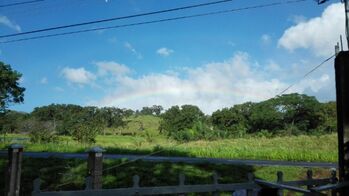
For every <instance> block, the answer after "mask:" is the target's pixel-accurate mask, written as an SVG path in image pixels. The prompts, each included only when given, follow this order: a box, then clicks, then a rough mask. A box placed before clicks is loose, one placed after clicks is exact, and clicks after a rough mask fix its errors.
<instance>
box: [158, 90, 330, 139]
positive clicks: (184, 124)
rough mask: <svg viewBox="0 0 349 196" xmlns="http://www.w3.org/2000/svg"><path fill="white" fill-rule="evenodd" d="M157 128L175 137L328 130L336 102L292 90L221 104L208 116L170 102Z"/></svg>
mask: <svg viewBox="0 0 349 196" xmlns="http://www.w3.org/2000/svg"><path fill="white" fill-rule="evenodd" d="M183 107H184V108H185V107H191V108H196V109H195V110H194V109H192V110H184V108H183ZM161 130H164V131H163V132H166V133H167V135H169V136H170V137H172V138H175V139H178V140H196V139H210V138H226V137H234V138H235V137H243V136H244V135H246V134H254V135H261V136H266V137H272V136H284V135H299V134H321V133H331V132H335V131H336V104H335V102H328V103H320V102H319V101H317V100H316V98H315V97H312V96H307V95H302V94H297V93H294V94H287V95H282V96H278V97H275V98H272V99H269V100H266V101H262V102H259V103H252V102H247V103H244V104H239V105H235V106H233V107H231V108H223V109H221V110H217V111H215V112H213V113H212V115H211V116H210V117H208V118H205V117H204V115H203V114H202V112H201V111H200V110H199V108H197V107H196V106H182V109H181V108H179V107H178V106H174V107H172V108H170V109H168V110H167V111H166V112H165V113H164V114H163V115H162V123H161Z"/></svg>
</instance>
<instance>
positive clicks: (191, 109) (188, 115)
mask: <svg viewBox="0 0 349 196" xmlns="http://www.w3.org/2000/svg"><path fill="white" fill-rule="evenodd" d="M207 129H208V128H207V126H206V125H205V115H204V113H203V112H202V111H201V110H200V109H199V108H198V107H197V106H193V105H183V106H181V107H179V106H172V107H171V108H169V109H168V110H167V111H166V112H165V113H163V114H162V115H161V122H160V132H161V133H166V134H167V135H168V136H169V137H172V138H175V139H177V140H194V139H200V138H201V137H203V136H204V135H203V134H204V133H205V131H207Z"/></svg>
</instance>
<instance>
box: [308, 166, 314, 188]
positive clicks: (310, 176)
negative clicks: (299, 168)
mask: <svg viewBox="0 0 349 196" xmlns="http://www.w3.org/2000/svg"><path fill="white" fill-rule="evenodd" d="M312 179H313V171H312V170H311V169H308V170H307V180H312ZM311 188H313V185H307V189H308V190H310V189H311Z"/></svg>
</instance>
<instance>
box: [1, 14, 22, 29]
mask: <svg viewBox="0 0 349 196" xmlns="http://www.w3.org/2000/svg"><path fill="white" fill-rule="evenodd" d="M0 24H1V25H4V26H6V27H8V28H10V29H13V30H15V31H17V32H21V27H20V26H19V25H18V24H16V23H14V22H13V21H11V20H10V19H9V18H7V17H6V16H1V15H0Z"/></svg>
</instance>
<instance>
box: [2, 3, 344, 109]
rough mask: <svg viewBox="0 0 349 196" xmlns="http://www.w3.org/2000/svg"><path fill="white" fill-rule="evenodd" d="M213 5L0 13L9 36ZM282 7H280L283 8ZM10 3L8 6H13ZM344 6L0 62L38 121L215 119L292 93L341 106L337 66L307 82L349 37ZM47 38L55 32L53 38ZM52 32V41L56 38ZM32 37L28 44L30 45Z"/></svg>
mask: <svg viewBox="0 0 349 196" xmlns="http://www.w3.org/2000/svg"><path fill="white" fill-rule="evenodd" d="M212 1H213V0H185V1H184V0H176V1H173V0H147V1H144V0H108V1H105V0H84V1H83V0H46V1H43V2H38V3H35V4H30V5H29V4H27V5H23V6H16V7H8V8H6V9H4V8H0V34H1V35H5V34H11V33H16V32H25V31H29V30H34V29H41V28H46V27H51V26H59V25H65V24H72V23H79V22H84V21H90V20H96V19H103V18H109V17H116V16H125V15H132V14H138V13H144V12H149V11H156V10H162V9H169V8H174V7H180V6H186V5H192V4H198V3H206V2H212ZM282 1H283V0H275V2H282ZM10 2H12V1H11V0H2V1H1V4H7V3H10ZM271 2H274V1H273V0H258V1H257V0H248V1H246V0H233V1H231V2H228V3H222V4H219V5H212V6H207V7H200V8H195V9H190V10H184V11H178V12H171V13H166V14H159V15H153V16H147V17H140V18H133V19H128V20H120V21H115V22H109V23H105V24H99V25H91V26H85V27H79V28H72V29H66V30H59V31H55V32H65V31H69V30H78V29H88V28H93V27H101V26H109V25H121V24H128V23H134V22H142V21H149V20H156V19H163V18H169V17H177V16H183V15H191V14H198V13H204V12H210V11H217V10H225V9H233V8H241V7H246V6H253V5H259V4H265V3H271ZM343 9H344V8H343V7H342V5H341V4H340V3H339V1H335V0H332V1H329V2H328V3H326V4H322V5H317V4H316V3H315V2H314V1H312V0H308V1H305V2H300V3H294V4H287V5H280V6H274V7H269V8H262V9H251V10H245V11H239V12H234V13H228V14H222V15H215V16H205V17H199V18H192V19H185V20H177V21H170V22H165V23H158V24H148V25H141V26H134V27H127V28H120V29H113V30H105V31H97V32H89V33H83V34H75V35H67V36H60V37H52V38H45V39H38V40H29V41H23V42H16V43H8V44H0V60H1V61H3V62H5V63H8V64H11V66H12V67H13V68H14V69H16V70H18V71H19V72H21V73H22V74H23V78H22V79H21V85H22V86H24V87H25V88H26V92H25V102H24V103H23V104H20V105H14V106H11V109H16V110H21V111H28V112H30V111H31V110H32V109H33V108H34V107H37V106H42V105H47V104H50V103H72V104H80V105H96V106H116V107H120V108H131V109H140V108H141V107H142V106H151V105H154V104H158V105H163V106H164V107H165V108H168V107H170V106H172V105H177V104H178V105H182V104H195V105H198V106H199V107H200V108H201V109H202V110H203V111H204V112H206V113H211V112H212V111H215V110H217V109H220V108H222V107H230V106H232V105H234V104H238V103H242V102H245V101H261V100H265V99H268V98H271V97H273V96H275V95H276V94H277V93H278V92H280V91H281V90H283V89H284V88H286V87H287V86H288V85H290V84H292V83H294V82H298V83H297V84H296V85H295V86H294V87H293V88H292V89H290V90H289V91H288V92H287V93H291V92H299V93H306V94H309V95H314V96H316V97H317V98H318V99H319V100H321V101H328V100H334V98H335V93H334V92H335V91H334V75H333V74H334V73H333V61H330V62H328V63H327V64H326V65H325V66H323V67H322V68H320V69H319V70H317V72H315V73H314V74H312V75H311V76H309V77H308V78H306V79H302V80H300V79H301V78H302V75H304V73H306V72H307V71H308V70H310V69H311V68H312V67H314V66H315V65H317V64H318V63H320V62H321V61H322V60H324V59H325V58H327V57H329V56H331V55H332V53H334V49H333V48H334V45H335V43H336V42H337V41H338V40H339V35H340V34H343V35H344V10H343ZM47 33H48V32H47ZM47 33H43V34H47ZM23 37H29V35H28V36H23Z"/></svg>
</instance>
